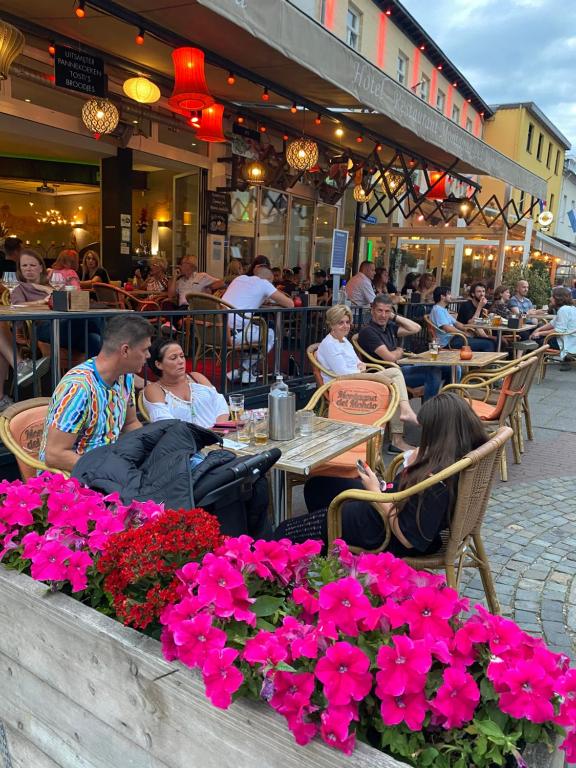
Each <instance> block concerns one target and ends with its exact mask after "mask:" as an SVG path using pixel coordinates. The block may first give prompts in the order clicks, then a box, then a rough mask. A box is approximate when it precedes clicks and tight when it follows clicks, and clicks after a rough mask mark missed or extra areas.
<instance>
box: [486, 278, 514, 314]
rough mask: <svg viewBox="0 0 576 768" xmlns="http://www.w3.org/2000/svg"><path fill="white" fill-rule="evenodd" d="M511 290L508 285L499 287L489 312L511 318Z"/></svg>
mask: <svg viewBox="0 0 576 768" xmlns="http://www.w3.org/2000/svg"><path fill="white" fill-rule="evenodd" d="M510 296H511V292H510V288H508V286H507V285H498V286H496V288H494V297H493V300H492V304H490V307H489V311H490V312H494V314H495V315H500V317H506V318H507V317H511V316H512V310H511V309H510V307H509V306H508V302H509V301H510Z"/></svg>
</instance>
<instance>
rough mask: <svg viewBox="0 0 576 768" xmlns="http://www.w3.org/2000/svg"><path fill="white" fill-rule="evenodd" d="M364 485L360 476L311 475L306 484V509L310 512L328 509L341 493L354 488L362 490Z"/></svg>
mask: <svg viewBox="0 0 576 768" xmlns="http://www.w3.org/2000/svg"><path fill="white" fill-rule="evenodd" d="M363 487H364V486H363V485H362V481H361V480H360V479H359V478H358V479H357V480H355V479H353V478H346V477H323V476H322V475H317V476H316V477H311V478H310V480H308V481H307V482H306V485H305V486H304V501H305V502H306V509H307V510H308V512H315V511H316V510H317V509H326V508H327V507H329V506H330V503H331V502H332V501H333V500H334V499H335V498H336V496H338V494H339V493H342V492H343V491H350V490H353V489H356V490H362V489H363Z"/></svg>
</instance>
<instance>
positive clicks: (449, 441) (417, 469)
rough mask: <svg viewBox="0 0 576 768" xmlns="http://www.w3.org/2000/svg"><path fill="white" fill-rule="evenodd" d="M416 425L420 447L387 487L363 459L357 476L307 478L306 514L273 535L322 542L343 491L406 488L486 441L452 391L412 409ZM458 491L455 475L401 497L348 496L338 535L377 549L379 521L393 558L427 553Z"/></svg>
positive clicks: (435, 545) (434, 548)
mask: <svg viewBox="0 0 576 768" xmlns="http://www.w3.org/2000/svg"><path fill="white" fill-rule="evenodd" d="M418 422H419V424H420V425H421V427H422V436H421V439H420V447H419V448H418V449H417V450H416V451H414V452H413V453H412V455H411V456H410V457H408V461H407V464H408V466H407V467H406V468H405V469H404V470H403V471H402V472H401V473H400V474H399V476H397V479H396V480H395V482H394V483H393V485H392V487H391V488H388V485H387V484H386V482H385V481H383V480H380V479H379V478H378V477H377V476H376V475H375V474H374V472H373V471H372V470H371V469H370V467H369V466H368V465H367V464H366V465H365V467H366V474H362V473H359V476H358V480H354V479H346V478H336V477H322V476H316V477H312V478H311V479H310V480H308V481H307V482H306V485H305V486H304V498H305V501H306V507H307V509H308V510H309V512H308V514H304V515H301V516H300V517H293V518H291V519H290V520H285V521H284V522H283V523H281V524H280V525H279V526H278V528H277V529H276V531H275V534H274V537H275V538H276V539H282V538H287V539H290V540H291V541H292V542H294V543H299V542H302V541H306V540H307V539H321V540H322V541H323V542H324V544H325V545H326V544H327V540H328V530H327V507H328V506H329V505H330V503H331V502H332V501H333V500H334V499H335V498H336V496H338V494H340V493H342V492H343V491H347V490H352V489H357V490H367V491H371V492H372V493H379V492H389V493H395V492H399V491H404V490H406V489H408V488H411V487H412V486H414V485H417V484H418V483H421V482H422V481H423V480H426V479H427V478H428V477H430V476H431V475H433V474H436V473H438V472H441V471H442V470H443V469H447V468H448V467H449V466H450V465H452V464H454V463H455V462H457V461H459V460H460V459H461V458H462V457H463V456H465V455H466V454H467V453H469V452H470V451H473V450H475V449H476V448H479V447H480V446H481V445H483V444H484V443H485V442H486V441H487V440H488V435H487V434H486V431H485V429H484V426H483V424H482V422H481V421H480V419H479V418H478V416H476V414H475V413H474V411H473V410H472V409H471V408H470V406H469V405H468V403H467V402H466V401H465V400H464V399H463V398H461V397H458V395H455V394H453V393H451V392H443V393H441V394H439V395H437V396H436V397H433V398H431V399H430V400H427V401H426V402H425V403H424V404H423V406H422V408H421V409H420V411H419V412H418ZM457 491H458V475H454V476H452V477H450V478H448V479H446V480H445V481H443V482H439V483H436V484H435V485H433V486H431V487H430V488H428V489H427V490H426V491H423V492H422V493H421V494H418V495H417V496H412V497H410V498H408V499H406V500H405V501H403V502H397V503H390V502H384V501H383V502H380V503H377V510H376V509H374V507H373V506H372V504H371V503H370V502H367V501H348V502H346V503H345V504H344V505H343V507H342V539H343V540H344V541H345V542H346V543H347V544H348V545H350V546H356V547H362V548H363V549H369V550H372V549H378V548H379V547H381V546H382V544H383V542H384V540H385V538H386V526H385V523H384V520H386V522H387V523H388V526H389V527H390V529H391V538H390V542H389V544H388V546H387V548H386V551H387V552H390V553H391V554H393V555H396V556H397V557H409V556H411V555H430V554H433V553H435V552H438V550H439V549H440V548H441V547H442V533H443V531H446V530H447V529H449V528H450V523H451V517H452V512H453V509H454V505H455V502H456V494H457Z"/></svg>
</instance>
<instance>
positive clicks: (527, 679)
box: [499, 661, 554, 723]
mask: <svg viewBox="0 0 576 768" xmlns="http://www.w3.org/2000/svg"><path fill="white" fill-rule="evenodd" d="M502 682H503V684H504V686H505V688H506V689H507V690H504V691H503V692H502V693H501V694H500V700H499V706H500V709H501V710H502V711H503V712H506V714H507V715H511V716H512V717H516V718H518V719H521V718H523V717H525V718H526V719H527V720H531V721H532V722H533V723H545V722H546V721H547V720H552V718H553V717H554V707H553V705H552V703H551V701H550V698H551V697H552V695H553V693H554V683H553V680H552V678H550V677H549V676H548V675H547V674H546V672H545V671H544V670H543V669H542V667H541V666H540V665H539V664H538V663H535V662H534V661H519V662H518V663H517V665H516V666H515V667H512V668H508V669H507V670H506V674H505V676H504V678H503V680H502Z"/></svg>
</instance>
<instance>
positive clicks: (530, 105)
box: [490, 101, 572, 149]
mask: <svg viewBox="0 0 576 768" xmlns="http://www.w3.org/2000/svg"><path fill="white" fill-rule="evenodd" d="M490 109H491V110H492V111H493V112H494V113H496V112H498V111H499V110H501V109H526V110H528V112H530V114H531V115H532V116H533V117H534V118H536V120H538V121H539V122H540V124H541V125H543V126H544V127H545V128H546V130H547V131H548V133H550V134H551V135H552V136H554V138H555V139H556V141H557V142H558V143H559V144H561V145H562V146H563V147H564V149H570V148H571V146H572V145H571V144H570V142H569V141H568V139H567V138H566V136H564V134H563V133H561V132H560V131H559V130H558V128H556V126H555V125H554V123H553V122H552V121H551V120H550V119H549V118H548V117H546V115H545V114H544V112H542V110H541V109H540V107H539V106H538V105H537V104H535V103H534V102H533V101H519V102H515V103H507V104H493V105H492V106H491V107H490Z"/></svg>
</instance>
